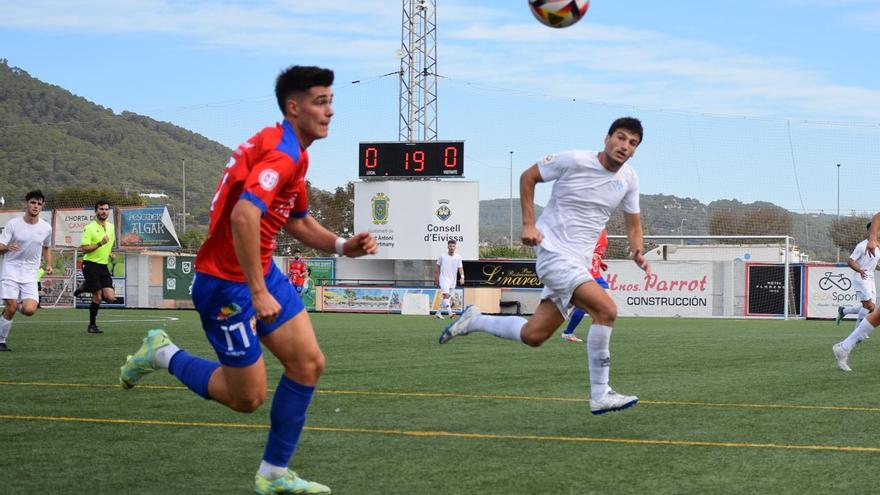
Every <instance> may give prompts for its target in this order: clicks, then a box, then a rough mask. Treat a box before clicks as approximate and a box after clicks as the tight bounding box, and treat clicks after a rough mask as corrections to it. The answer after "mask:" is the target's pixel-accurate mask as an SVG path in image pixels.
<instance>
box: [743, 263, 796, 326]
mask: <svg viewBox="0 0 880 495" xmlns="http://www.w3.org/2000/svg"><path fill="white" fill-rule="evenodd" d="M789 270H790V273H789V283H790V284H791V285H790V287H789V296H790V298H789V301H788V314H789V315H797V316H801V315H802V314H803V313H802V307H803V304H802V302H803V298H802V297H801V296H802V295H803V294H802V293H801V287H803V276H804V266H803V265H793V264H792V265H789ZM784 315H785V265H782V264H775V263H774V264H765V263H746V316H784Z"/></svg>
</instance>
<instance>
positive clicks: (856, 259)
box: [832, 221, 878, 371]
mask: <svg viewBox="0 0 880 495" xmlns="http://www.w3.org/2000/svg"><path fill="white" fill-rule="evenodd" d="M872 223H873V221H872V222H868V238H867V239H865V240H864V241H862V242H860V243H858V244H856V247H855V249H853V252H852V254H851V255H849V259H848V260H847V261H846V264H847V265H848V266H849V267H850V268H852V269H853V271H854V272H855V273H853V275H852V282H853V288H855V290H856V297H857V298H858V300H859V301H860V302H861V303H862V305H861V306H854V308H858V315H859V316H858V318H857V319H856V328H855V329H854V330H853V331H852V333H850V334H849V336H848V337H847V338H845V339H843V340H842V341H840V342H838V343H837V344H835V345H834V347H833V348H832V350H833V351H834V357H835V358H837V366H838V367H839V368H840V369H842V370H843V371H852V368H850V367H849V353H850V352H851V351H852V350H853V348H854V347H855V346H856V344H858V343H859V342H861V341H863V340H865V339H867V338H868V336H869V334H870V333H871V330H873V328H871V330H867V331H863V329H862V320H864V319H865V317H867V316H868V314H870V313H872V312H873V311H874V310H875V309H876V305H875V304H874V303H875V301H876V300H877V286H876V285H875V284H874V270H876V269H877V261H878V257H877V254H876V253H872V252H871V251H869V250H868V242H869V241H870V239H871V224H872ZM855 312H856V311H853V307H843V306H839V307H838V308H837V324H838V325H840V321H841V320H842V319H843V317H844V315H848V314H853V313H855ZM860 329H862V330H860Z"/></svg>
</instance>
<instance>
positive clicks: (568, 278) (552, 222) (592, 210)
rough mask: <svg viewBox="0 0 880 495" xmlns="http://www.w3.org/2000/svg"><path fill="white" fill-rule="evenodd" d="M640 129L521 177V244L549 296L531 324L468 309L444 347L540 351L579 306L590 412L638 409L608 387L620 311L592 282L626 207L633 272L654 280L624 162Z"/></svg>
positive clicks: (546, 162) (617, 133)
mask: <svg viewBox="0 0 880 495" xmlns="http://www.w3.org/2000/svg"><path fill="white" fill-rule="evenodd" d="M642 136H643V130H642V124H641V122H639V121H638V120H637V119H634V118H632V117H623V118H620V119H617V120H615V121H614V122H613V123H612V124H611V127H610V128H609V129H608V135H607V136H605V148H604V150H603V151H600V152H598V153H596V152H590V151H566V152H562V153H557V154H555V155H549V156H547V157H546V158H544V159H543V160H541V161H540V162H538V163H536V164H535V165H533V166H532V167H530V168H529V169H528V170H526V171H525V172H523V174H522V176H521V177H520V201H521V203H522V218H523V229H522V236H521V237H522V242H523V244H525V245H528V246H535V251H536V254H537V262H536V269H537V272H538V276H539V277H540V278H541V282H542V283H543V284H544V290H543V292H542V293H541V303H540V305H539V306H538V309H537V310H536V311H535V314H534V316H532V318H531V319H530V320H526V319H525V318H521V317H518V316H486V315H483V314H482V313H480V310H479V309H477V308H476V307H475V306H469V307H468V308H467V309H465V312H464V313H462V315H461V318H460V319H459V320H458V321H456V322H455V323H452V324H450V325H449V326H447V327H446V329H445V330H444V331H443V334H442V335H440V343H441V344H445V343H446V342H448V341H449V340H450V339H452V338H454V337H457V336H459V335H467V334H469V333H472V332H486V333H490V334H492V335H495V336H497V337H501V338H505V339H509V340H514V341H518V342H522V343H524V344H526V345H529V346H532V347H537V346H539V345H541V344H543V343H544V342H545V341H546V340H547V339H549V338H550V337H551V336H552V335H553V333H554V332H555V331H556V329H557V328H558V327H559V325H560V324H562V323H563V322H564V321H565V320H566V319H567V318H568V317H569V315H570V313H571V311H572V309H573V308H574V307H575V306H576V307H578V308H580V309H582V310H584V311H585V312H587V313H588V314H589V315H590V317H591V318H592V320H593V324H592V326H590V331H589V334H588V336H587V364H588V367H589V371H590V411H591V412H592V413H593V414H602V413H606V412H610V411H617V410H620V409H625V408H627V407H630V406H633V405H635V404H636V402H638V400H639V399H638V397H635V396H627V395H621V394H618V393H617V392H615V391H614V390H613V389H612V388H611V386H610V385H609V375H610V369H611V353H610V346H609V344H610V341H611V327H612V326H613V324H614V320H615V319H616V318H617V307H616V306H615V304H614V301H612V300H611V297H610V296H609V295H608V294H607V293H606V292H605V290H604V289H603V288H602V287H600V286H599V284H597V283H596V282H595V280H594V279H593V277H592V276H591V275H590V268H589V267H590V261H591V257H592V254H593V248H594V247H595V245H596V241H597V240H598V239H599V234H600V233H601V232H602V229H604V228H605V224H606V223H607V222H608V218H609V217H610V216H611V213H612V212H613V211H614V209H615V208H617V206H618V205H622V209H623V212H624V219H625V220H626V229H627V238H628V239H629V245H630V251H631V252H632V253H633V255H632V257H633V260H634V261H635V262H636V264H637V265H638V266H639V267H640V268H642V269H643V270H645V271H646V272H648V273H650V265H649V264H648V262H647V261H646V260H645V257H644V255H643V243H642V242H643V241H642V222H641V216H640V215H639V180H638V176H636V173H635V171H634V170H633V169H632V167H630V166H629V165H627V164H626V161H627V160H629V158H630V157H632V156H633V154H634V153H635V152H636V148H637V147H638V146H639V144H640V143H641V142H642ZM545 181H555V182H554V184H553V191H552V192H551V194H550V201H549V202H548V203H547V207H546V208H545V209H544V212H543V213H541V218H539V219H538V222H537V223H535V208H534V193H535V186H536V185H537V183H538V182H545Z"/></svg>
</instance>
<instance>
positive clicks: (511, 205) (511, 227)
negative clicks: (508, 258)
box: [509, 151, 513, 249]
mask: <svg viewBox="0 0 880 495" xmlns="http://www.w3.org/2000/svg"><path fill="white" fill-rule="evenodd" d="M509 247H510V249H513V152H512V151H511V152H510V245H509Z"/></svg>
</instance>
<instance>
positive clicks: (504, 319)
mask: <svg viewBox="0 0 880 495" xmlns="http://www.w3.org/2000/svg"><path fill="white" fill-rule="evenodd" d="M528 321H529V320H527V319H525V318H523V317H522V316H488V315H480V316H475V317H473V319H471V321H469V322H468V327H467V328H468V332H484V333H490V334H492V335H494V336H496V337H501V338H502V339H507V340H515V341H517V342H522V327H523V326H525V324H526V323H527V322H528Z"/></svg>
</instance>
